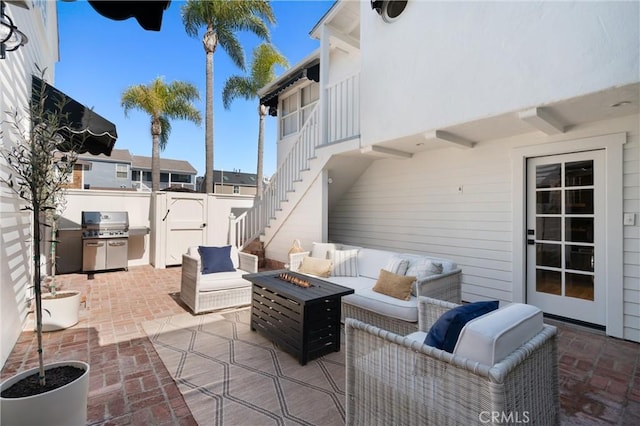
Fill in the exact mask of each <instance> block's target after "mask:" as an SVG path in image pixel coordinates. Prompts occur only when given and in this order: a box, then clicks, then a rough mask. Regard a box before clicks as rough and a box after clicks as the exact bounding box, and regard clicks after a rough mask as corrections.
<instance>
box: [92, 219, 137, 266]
mask: <svg viewBox="0 0 640 426" xmlns="http://www.w3.org/2000/svg"><path fill="white" fill-rule="evenodd" d="M128 253H129V213H128V212H82V271H83V272H95V271H102V270H109V269H123V268H124V269H127V265H128V261H129V256H128Z"/></svg>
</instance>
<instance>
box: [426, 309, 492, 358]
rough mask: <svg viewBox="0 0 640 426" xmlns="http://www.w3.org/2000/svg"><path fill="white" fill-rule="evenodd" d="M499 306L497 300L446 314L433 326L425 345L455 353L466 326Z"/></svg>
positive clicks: (452, 310) (453, 310)
mask: <svg viewBox="0 0 640 426" xmlns="http://www.w3.org/2000/svg"><path fill="white" fill-rule="evenodd" d="M499 304H500V302H498V301H497V300H491V301H487V302H474V303H467V304H466V305H460V306H458V307H456V308H453V309H451V310H449V311H447V312H445V313H444V314H442V315H441V316H440V318H438V320H437V321H436V322H435V324H433V326H431V329H430V330H429V333H427V337H426V338H425V339H424V344H425V345H429V346H433V347H435V348H438V349H442V350H444V351H447V352H449V353H453V349H454V348H455V347H456V343H457V342H458V336H460V332H461V331H462V328H463V327H464V326H465V324H466V323H468V322H469V321H471V320H472V319H474V318H477V317H479V316H481V315H484V314H487V313H489V312H491V311H495V310H496V309H498V305H499Z"/></svg>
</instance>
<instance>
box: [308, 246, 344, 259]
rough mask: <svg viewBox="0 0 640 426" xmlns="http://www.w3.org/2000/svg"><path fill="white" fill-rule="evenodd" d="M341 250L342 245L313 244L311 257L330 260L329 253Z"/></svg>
mask: <svg viewBox="0 0 640 426" xmlns="http://www.w3.org/2000/svg"><path fill="white" fill-rule="evenodd" d="M339 248H340V245H339V244H334V243H313V248H312V249H311V257H315V258H318V259H328V258H329V253H331V252H333V251H335V250H338V249H339Z"/></svg>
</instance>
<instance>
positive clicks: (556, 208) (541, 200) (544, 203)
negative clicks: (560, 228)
mask: <svg viewBox="0 0 640 426" xmlns="http://www.w3.org/2000/svg"><path fill="white" fill-rule="evenodd" d="M561 202H562V192H561V191H538V192H537V193H536V213H537V214H560V213H562V209H561V205H560V203H561Z"/></svg>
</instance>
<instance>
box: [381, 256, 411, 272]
mask: <svg viewBox="0 0 640 426" xmlns="http://www.w3.org/2000/svg"><path fill="white" fill-rule="evenodd" d="M408 268H409V261H408V260H407V259H403V258H402V257H401V256H400V255H393V256H391V258H390V259H389V260H388V261H387V265H386V266H385V267H384V268H383V269H385V270H387V271H389V272H391V273H392V274H398V275H405V274H406V273H407V269H408Z"/></svg>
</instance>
